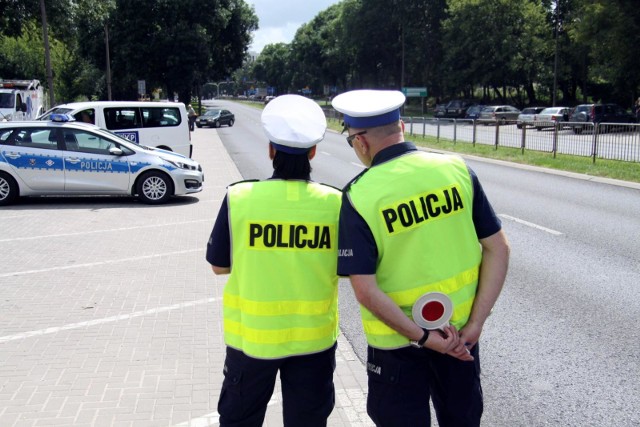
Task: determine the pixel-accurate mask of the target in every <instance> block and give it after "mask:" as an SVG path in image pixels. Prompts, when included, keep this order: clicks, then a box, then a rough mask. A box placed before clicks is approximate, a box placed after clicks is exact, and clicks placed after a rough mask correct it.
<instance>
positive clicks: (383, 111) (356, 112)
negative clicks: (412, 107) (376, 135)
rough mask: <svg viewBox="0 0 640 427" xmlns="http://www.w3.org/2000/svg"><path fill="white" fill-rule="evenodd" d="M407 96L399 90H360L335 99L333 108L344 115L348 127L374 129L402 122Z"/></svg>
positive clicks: (343, 94)
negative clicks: (401, 114) (401, 115)
mask: <svg viewBox="0 0 640 427" xmlns="http://www.w3.org/2000/svg"><path fill="white" fill-rule="evenodd" d="M405 99H406V98H405V96H404V94H403V93H402V92H399V91H397V90H372V89H360V90H352V91H349V92H345V93H341V94H340V95H338V96H336V97H335V98H333V101H331V105H333V108H335V109H336V110H338V111H339V112H341V113H342V114H344V123H345V125H346V126H347V127H353V128H373V127H377V126H383V125H387V124H389V123H393V122H396V121H398V120H400V107H402V104H404V101H405Z"/></svg>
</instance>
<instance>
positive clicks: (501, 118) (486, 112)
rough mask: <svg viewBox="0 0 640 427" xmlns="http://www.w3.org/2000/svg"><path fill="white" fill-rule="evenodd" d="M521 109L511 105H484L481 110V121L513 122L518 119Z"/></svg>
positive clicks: (489, 122)
mask: <svg viewBox="0 0 640 427" xmlns="http://www.w3.org/2000/svg"><path fill="white" fill-rule="evenodd" d="M518 115H520V110H518V109H517V108H516V107H512V106H511V105H491V106H488V107H484V108H483V109H482V111H481V112H480V117H479V122H480V123H483V124H485V125H488V124H499V125H506V124H513V123H515V122H516V120H517V119H518Z"/></svg>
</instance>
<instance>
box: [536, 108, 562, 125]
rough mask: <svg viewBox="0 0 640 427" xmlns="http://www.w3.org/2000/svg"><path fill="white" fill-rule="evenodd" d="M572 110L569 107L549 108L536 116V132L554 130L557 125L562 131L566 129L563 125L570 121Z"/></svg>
mask: <svg viewBox="0 0 640 427" xmlns="http://www.w3.org/2000/svg"><path fill="white" fill-rule="evenodd" d="M570 113H571V108H569V107H548V108H545V109H544V110H542V111H541V112H540V113H538V114H536V115H535V117H534V118H533V126H534V127H535V128H536V130H542V129H544V128H552V127H555V126H556V125H557V124H560V129H562V128H564V125H563V124H562V123H565V122H568V121H569V114H570Z"/></svg>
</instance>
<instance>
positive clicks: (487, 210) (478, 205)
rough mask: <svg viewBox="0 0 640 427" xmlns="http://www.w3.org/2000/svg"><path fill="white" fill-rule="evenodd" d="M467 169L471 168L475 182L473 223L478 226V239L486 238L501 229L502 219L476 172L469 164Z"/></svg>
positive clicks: (470, 171)
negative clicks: (488, 197) (494, 209)
mask: <svg viewBox="0 0 640 427" xmlns="http://www.w3.org/2000/svg"><path fill="white" fill-rule="evenodd" d="M467 169H469V174H470V175H471V180H472V182H473V213H472V215H473V225H474V226H475V228H476V235H477V236H478V239H484V238H485V237H489V236H492V235H494V234H495V233H497V232H498V231H500V230H501V229H502V221H500V218H498V216H497V215H496V213H495V212H494V211H493V207H492V206H491V203H489V200H488V199H487V195H486V194H485V193H484V190H483V189H482V185H481V184H480V180H479V179H478V176H477V175H476V173H475V172H474V171H473V170H472V169H471V168H470V167H469V166H467Z"/></svg>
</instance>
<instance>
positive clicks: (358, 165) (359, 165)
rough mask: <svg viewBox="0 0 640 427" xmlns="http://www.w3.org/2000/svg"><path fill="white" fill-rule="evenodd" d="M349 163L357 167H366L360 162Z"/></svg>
mask: <svg viewBox="0 0 640 427" xmlns="http://www.w3.org/2000/svg"><path fill="white" fill-rule="evenodd" d="M351 164H352V165H353V166H357V167H359V168H362V169H366V166H365V165H363V164H362V163H356V162H351Z"/></svg>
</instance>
